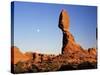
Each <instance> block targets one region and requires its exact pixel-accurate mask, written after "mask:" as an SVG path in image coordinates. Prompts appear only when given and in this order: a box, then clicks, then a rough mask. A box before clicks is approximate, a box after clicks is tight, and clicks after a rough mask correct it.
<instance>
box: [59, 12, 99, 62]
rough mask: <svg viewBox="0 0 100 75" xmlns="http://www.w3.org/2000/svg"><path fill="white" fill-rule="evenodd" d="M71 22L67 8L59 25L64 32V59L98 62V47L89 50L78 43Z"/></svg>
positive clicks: (60, 18)
mask: <svg viewBox="0 0 100 75" xmlns="http://www.w3.org/2000/svg"><path fill="white" fill-rule="evenodd" d="M69 23H70V21H69V15H68V13H67V12H66V11H65V10H62V11H61V13H60V16H59V25H58V26H59V28H60V29H61V30H62V32H63V45H62V56H63V55H64V57H62V56H61V57H62V58H63V59H64V60H67V59H68V60H69V61H71V60H72V61H71V62H70V63H73V62H74V63H77V62H79V63H81V62H85V61H89V62H96V60H97V59H96V57H97V53H96V49H95V48H89V49H88V50H85V49H83V48H82V47H81V46H80V45H79V44H77V43H76V42H75V39H74V36H73V35H72V34H71V33H70V30H69V26H70V24H69ZM65 58H66V59H65ZM75 60H76V61H75Z"/></svg>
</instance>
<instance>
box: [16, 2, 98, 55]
mask: <svg viewBox="0 0 100 75" xmlns="http://www.w3.org/2000/svg"><path fill="white" fill-rule="evenodd" d="M62 9H65V10H66V11H67V12H68V14H69V16H70V32H71V33H72V34H73V36H74V37H75V40H76V42H77V43H78V44H80V45H81V46H82V47H83V48H85V49H87V48H90V47H96V26H97V8H96V7H95V6H78V5H75V6H74V5H62V4H45V3H31V2H14V45H15V46H17V47H19V48H20V49H21V50H22V51H23V52H27V51H31V52H35V51H36V52H41V53H49V54H51V53H53V54H59V53H61V47H62V31H61V30H60V29H59V28H58V20H59V14H60V12H61V10H62Z"/></svg>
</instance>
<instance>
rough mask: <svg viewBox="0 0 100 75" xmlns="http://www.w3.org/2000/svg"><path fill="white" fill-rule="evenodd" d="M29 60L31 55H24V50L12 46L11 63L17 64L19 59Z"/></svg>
mask: <svg viewBox="0 0 100 75" xmlns="http://www.w3.org/2000/svg"><path fill="white" fill-rule="evenodd" d="M27 60H29V57H28V56H26V55H24V54H23V53H22V52H20V50H19V48H17V47H16V46H12V47H11V63H12V64H16V63H18V62H19V61H22V62H25V61H27Z"/></svg>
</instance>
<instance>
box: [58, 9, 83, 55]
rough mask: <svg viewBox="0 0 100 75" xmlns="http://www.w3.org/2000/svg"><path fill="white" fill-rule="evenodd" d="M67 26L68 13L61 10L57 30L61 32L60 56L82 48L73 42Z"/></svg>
mask: <svg viewBox="0 0 100 75" xmlns="http://www.w3.org/2000/svg"><path fill="white" fill-rule="evenodd" d="M69 26H70V25H69V16H68V13H67V12H66V11H65V10H62V11H61V13H60V16H59V28H60V29H61V30H62V32H63V47H62V54H64V53H65V54H66V53H67V54H68V53H73V52H76V51H80V50H82V47H81V46H80V45H78V44H77V43H76V42H75V39H74V37H73V35H72V34H71V33H70V31H69Z"/></svg>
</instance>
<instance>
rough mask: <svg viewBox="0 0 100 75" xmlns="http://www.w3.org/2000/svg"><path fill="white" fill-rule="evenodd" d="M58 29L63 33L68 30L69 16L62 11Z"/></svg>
mask: <svg viewBox="0 0 100 75" xmlns="http://www.w3.org/2000/svg"><path fill="white" fill-rule="evenodd" d="M59 27H60V28H61V29H62V31H64V32H66V31H68V30H69V15H68V13H67V12H66V11H65V10H64V9H63V10H62V11H61V13H60V16H59Z"/></svg>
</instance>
